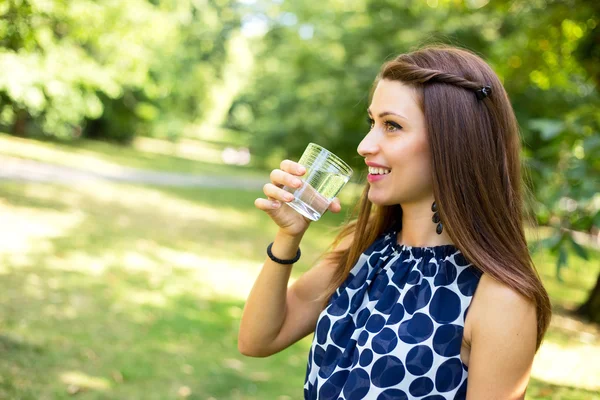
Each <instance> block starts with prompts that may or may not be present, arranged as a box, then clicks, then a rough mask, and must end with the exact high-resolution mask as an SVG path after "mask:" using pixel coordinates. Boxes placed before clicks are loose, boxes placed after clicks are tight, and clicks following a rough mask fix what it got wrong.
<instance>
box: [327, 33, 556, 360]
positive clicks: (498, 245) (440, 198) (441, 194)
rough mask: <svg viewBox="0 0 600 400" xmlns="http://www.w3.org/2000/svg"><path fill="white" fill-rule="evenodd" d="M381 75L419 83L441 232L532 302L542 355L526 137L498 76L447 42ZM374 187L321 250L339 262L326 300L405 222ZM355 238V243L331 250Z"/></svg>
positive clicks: (542, 312) (543, 296)
mask: <svg viewBox="0 0 600 400" xmlns="http://www.w3.org/2000/svg"><path fill="white" fill-rule="evenodd" d="M381 79H387V80H395V81H401V82H402V83H404V84H408V85H411V86H413V87H414V88H415V89H416V91H417V94H418V100H419V103H420V104H419V105H420V107H421V110H422V111H423V114H424V116H425V120H426V126H427V134H428V138H429V148H430V152H431V159H432V171H433V176H432V179H433V194H434V197H435V199H436V203H437V205H438V209H439V215H440V218H441V220H442V222H443V224H444V229H445V230H446V232H448V235H449V236H450V238H451V239H452V241H453V242H454V244H455V246H456V247H457V248H458V249H459V250H460V251H461V252H462V254H463V255H464V256H465V258H466V259H467V260H469V262H470V263H471V264H473V266H475V267H476V268H478V269H479V270H480V271H481V272H483V273H487V274H489V275H490V276H491V277H493V278H494V279H496V280H498V281H500V282H502V283H504V284H506V285H508V286H509V287H511V288H513V289H514V290H516V291H517V292H519V293H520V294H522V295H523V296H524V297H526V298H527V299H529V300H530V301H531V302H532V303H533V304H535V306H536V309H537V325H538V326H537V344H536V351H537V349H539V346H540V344H541V342H542V338H543V336H544V333H545V332H546V330H547V328H548V325H549V323H550V317H551V307H550V299H549V298H548V294H547V292H546V290H545V289H544V286H543V285H542V282H541V280H540V277H539V274H538V273H537V271H536V268H535V265H534V263H533V260H532V259H531V256H530V253H529V249H528V247H527V240H526V238H525V231H524V226H523V225H524V224H523V220H524V219H525V220H527V222H528V223H529V224H531V225H534V219H533V217H532V215H530V214H529V213H527V210H526V208H525V207H524V202H523V197H524V192H525V195H530V192H529V191H528V188H527V187H526V185H525V184H524V183H525V182H524V179H525V176H524V175H523V176H522V175H521V159H520V143H521V136H520V132H519V127H518V123H517V120H516V117H515V114H514V112H513V109H512V106H511V103H510V100H509V98H508V95H507V94H506V91H505V90H504V87H503V86H502V84H501V82H500V80H499V79H498V77H497V76H496V74H495V73H494V71H493V70H492V69H491V68H490V66H489V65H488V64H487V63H486V62H485V61H483V60H482V59H481V58H480V57H479V56H477V55H476V54H474V53H473V52H471V51H469V50H465V49H460V48H456V47H450V46H446V45H429V46H426V47H423V48H421V49H418V50H415V51H413V52H411V53H407V54H402V55H400V56H398V57H396V58H395V59H394V60H392V61H389V62H386V63H385V64H384V65H383V66H382V68H381V71H380V73H379V75H378V76H377V78H376V80H375V84H374V87H375V85H376V84H377V82H378V81H379V80H381ZM484 85H489V86H491V88H492V93H491V94H490V95H489V96H488V97H486V98H483V99H481V100H479V99H478V98H477V96H476V91H477V90H478V89H480V88H481V87H482V86H484ZM369 187H370V186H369V185H365V188H364V191H363V193H362V195H361V198H360V201H359V202H357V204H356V206H355V208H354V210H353V212H352V213H351V214H350V215H349V217H348V219H347V221H346V222H345V223H344V225H343V226H342V227H341V229H340V231H339V233H338V234H337V236H336V237H335V239H334V241H333V243H332V244H331V246H330V247H329V248H328V249H327V251H326V252H325V253H324V254H323V255H322V256H321V257H325V256H327V257H328V258H329V259H331V260H334V262H336V263H337V265H338V266H339V267H338V269H337V271H336V273H335V274H334V277H333V279H332V282H331V284H330V286H329V287H328V290H326V292H325V295H324V296H323V297H321V300H324V306H326V305H327V302H328V300H329V299H330V297H331V296H332V295H333V293H334V292H335V291H336V289H337V288H338V287H339V286H340V285H341V284H342V283H343V282H344V280H345V279H346V278H347V277H348V274H349V272H350V270H351V269H352V267H353V266H354V264H355V263H356V262H357V260H358V258H359V256H360V255H361V253H362V252H364V251H365V250H366V249H367V248H368V247H369V245H370V244H371V243H373V241H374V240H375V239H376V238H377V237H378V236H379V235H381V234H382V233H383V232H386V231H387V230H388V229H391V228H396V229H399V230H400V229H401V228H402V227H401V224H402V207H401V206H400V205H394V206H381V207H380V206H377V205H373V204H372V203H371V202H370V200H369V199H368V193H369ZM372 209H373V212H371V211H372ZM356 214H358V216H356ZM433 227H434V224H433V223H432V228H433ZM351 234H354V237H353V240H352V243H351V245H350V247H349V248H347V249H346V250H336V251H333V249H334V248H335V247H336V246H337V244H338V243H340V241H341V240H342V239H343V238H345V237H346V236H348V235H351Z"/></svg>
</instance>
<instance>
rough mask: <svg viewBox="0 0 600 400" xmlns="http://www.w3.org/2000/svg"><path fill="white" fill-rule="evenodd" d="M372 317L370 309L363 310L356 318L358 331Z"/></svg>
mask: <svg viewBox="0 0 600 400" xmlns="http://www.w3.org/2000/svg"><path fill="white" fill-rule="evenodd" d="M370 316H371V311H370V310H369V309H368V308H365V309H363V310H361V311H360V312H359V313H358V317H356V329H360V328H362V327H363V326H365V324H366V323H367V320H368V319H369V317H370Z"/></svg>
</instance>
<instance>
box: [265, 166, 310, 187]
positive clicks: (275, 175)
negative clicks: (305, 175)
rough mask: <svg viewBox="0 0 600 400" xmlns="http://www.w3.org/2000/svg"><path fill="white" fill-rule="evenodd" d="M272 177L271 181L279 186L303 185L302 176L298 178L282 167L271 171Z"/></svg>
mask: <svg viewBox="0 0 600 400" xmlns="http://www.w3.org/2000/svg"><path fill="white" fill-rule="evenodd" d="M270 178H271V182H272V183H273V184H274V185H275V186H277V187H282V186H288V187H293V188H299V187H300V186H302V180H301V179H300V178H296V177H295V176H293V175H291V174H289V173H287V172H285V171H282V170H280V169H274V170H273V171H271V176H270Z"/></svg>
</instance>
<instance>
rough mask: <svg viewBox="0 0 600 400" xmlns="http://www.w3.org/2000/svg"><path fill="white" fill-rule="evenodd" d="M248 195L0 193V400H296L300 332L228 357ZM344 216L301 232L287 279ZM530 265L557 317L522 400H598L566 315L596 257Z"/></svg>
mask: <svg viewBox="0 0 600 400" xmlns="http://www.w3.org/2000/svg"><path fill="white" fill-rule="evenodd" d="M31 144H33V145H37V144H38V143H37V142H31ZM41 146H45V144H43V145H41ZM60 150H61V151H65V152H67V150H66V149H65V148H63V147H61V148H60ZM127 151H131V152H135V150H127ZM94 152H95V153H100V152H99V151H98V150H95V151H94ZM106 152H107V153H110V152H109V151H108V150H107V151H106ZM138 152H139V151H138ZM1 153H2V151H1V150H0V154H1ZM74 154H80V155H81V154H83V155H82V157H87V155H86V154H88V153H86V152H82V153H78V152H77V151H74ZM146 156H147V155H145V154H139V155H137V156H136V157H138V159H139V160H142V159H144V157H146ZM90 157H92V156H90ZM93 157H99V156H97V155H94V156H93ZM107 157H109V156H107ZM132 157H133V156H132ZM156 157H159V158H160V156H156ZM149 159H151V157H149ZM111 162H117V161H115V160H114V159H113V161H111ZM149 162H150V163H151V161H149ZM180 162H184V161H180ZM139 166H142V163H141V162H140V165H139ZM258 196H260V193H259V192H256V191H237V190H232V189H219V190H215V189H211V190H207V189H202V188H193V189H173V188H154V187H148V186H136V185H124V184H112V183H94V184H89V185H77V186H60V185H52V184H40V183H18V182H11V183H7V182H0V221H2V224H0V260H1V261H0V276H1V277H2V279H1V280H0V353H1V354H2V357H1V358H0V398H2V399H4V398H7V399H24V400H25V399H27V400H28V399H35V400H39V399H52V400H54V399H68V398H71V397H73V396H76V397H77V398H79V399H128V400H129V399H144V400H146V399H148V400H150V399H161V400H162V399H202V400H208V399H212V400H222V399H244V400H250V399H257V400H258V399H261V400H264V399H268V400H270V399H281V400H283V399H294V400H296V399H297V400H299V399H301V398H302V395H301V394H302V384H303V380H304V373H305V365H306V356H307V352H308V348H309V345H310V339H311V337H310V336H309V337H307V338H305V339H303V340H301V341H300V342H298V343H297V344H296V345H294V346H292V347H291V348H289V349H287V350H285V351H283V352H281V353H279V354H277V355H275V356H273V357H270V358H266V359H253V358H248V357H244V356H242V355H240V354H239V353H238V352H237V346H236V338H237V330H238V325H239V319H240V315H241V312H242V308H243V305H244V300H245V298H246V296H247V294H248V292H249V290H250V288H251V285H252V282H253V280H254V278H255V276H256V274H257V273H258V271H259V269H260V267H261V265H262V263H263V262H264V260H265V248H266V245H267V244H268V243H269V242H270V241H271V240H272V237H273V236H274V234H275V232H276V229H275V226H274V225H273V224H272V223H271V222H270V220H269V219H268V217H266V215H264V214H263V213H262V212H260V211H258V210H256V209H255V208H254V206H253V202H254V199H255V198H256V197H258ZM343 205H344V207H345V210H348V204H347V203H343ZM342 221H343V215H334V214H326V215H325V216H324V217H323V219H322V220H320V221H319V222H317V223H314V224H312V226H311V227H310V229H309V231H308V232H307V234H306V236H305V238H304V241H303V243H302V250H303V257H302V258H301V260H300V261H299V263H298V264H297V265H296V266H295V267H294V272H293V276H292V279H296V278H297V277H298V276H299V275H300V274H301V273H302V272H303V271H306V270H307V269H308V268H310V267H311V265H312V263H313V262H314V260H315V259H316V258H317V257H318V255H319V254H320V252H322V251H323V250H324V249H325V248H326V247H327V245H328V244H329V242H330V241H331V239H332V238H333V235H334V229H335V228H336V227H337V226H339V224H340V223H341V222H342ZM535 260H536V263H537V264H538V266H539V267H540V270H541V274H542V277H543V279H544V281H545V284H546V286H547V287H548V289H549V290H550V292H551V295H552V300H553V303H554V306H555V307H556V309H557V313H556V314H555V318H554V320H553V322H552V326H551V328H550V331H549V333H548V335H547V338H546V341H545V342H544V344H543V346H542V348H541V349H540V351H539V352H538V355H537V357H536V361H535V364H534V370H533V373H532V380H531V384H530V388H529V391H528V397H527V399H582V400H583V399H586V400H587V399H600V394H599V392H598V391H599V390H600V382H598V379H597V377H598V376H600V366H599V365H598V363H597V362H594V361H597V360H598V359H600V333H599V330H598V328H597V327H596V326H593V325H589V324H586V323H584V322H581V321H579V320H578V319H576V318H574V317H572V316H570V315H569V314H568V313H567V310H569V309H571V308H572V307H573V306H574V305H576V304H577V303H579V302H581V301H582V300H583V299H584V298H585V295H586V292H587V290H589V288H590V287H591V285H592V284H593V283H594V279H595V277H596V276H597V274H598V272H599V270H598V268H599V265H600V262H599V261H600V254H599V253H598V252H597V251H595V252H592V258H591V259H590V261H588V262H585V261H583V260H580V259H577V258H575V257H574V256H573V257H571V258H570V259H569V264H570V265H569V268H568V269H566V270H564V276H563V278H564V281H565V282H564V283H558V282H557V280H556V278H555V276H554V266H553V265H554V260H553V259H552V258H551V257H550V256H549V255H548V254H547V253H545V252H542V253H539V254H536V255H535Z"/></svg>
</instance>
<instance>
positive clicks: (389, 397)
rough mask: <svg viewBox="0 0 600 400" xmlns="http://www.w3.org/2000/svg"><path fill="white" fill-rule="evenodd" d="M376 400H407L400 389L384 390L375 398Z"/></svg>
mask: <svg viewBox="0 0 600 400" xmlns="http://www.w3.org/2000/svg"><path fill="white" fill-rule="evenodd" d="M377 400H408V396H407V395H406V393H404V392H403V391H402V390H400V389H386V390H384V391H383V392H381V394H380V395H379V396H377Z"/></svg>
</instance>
